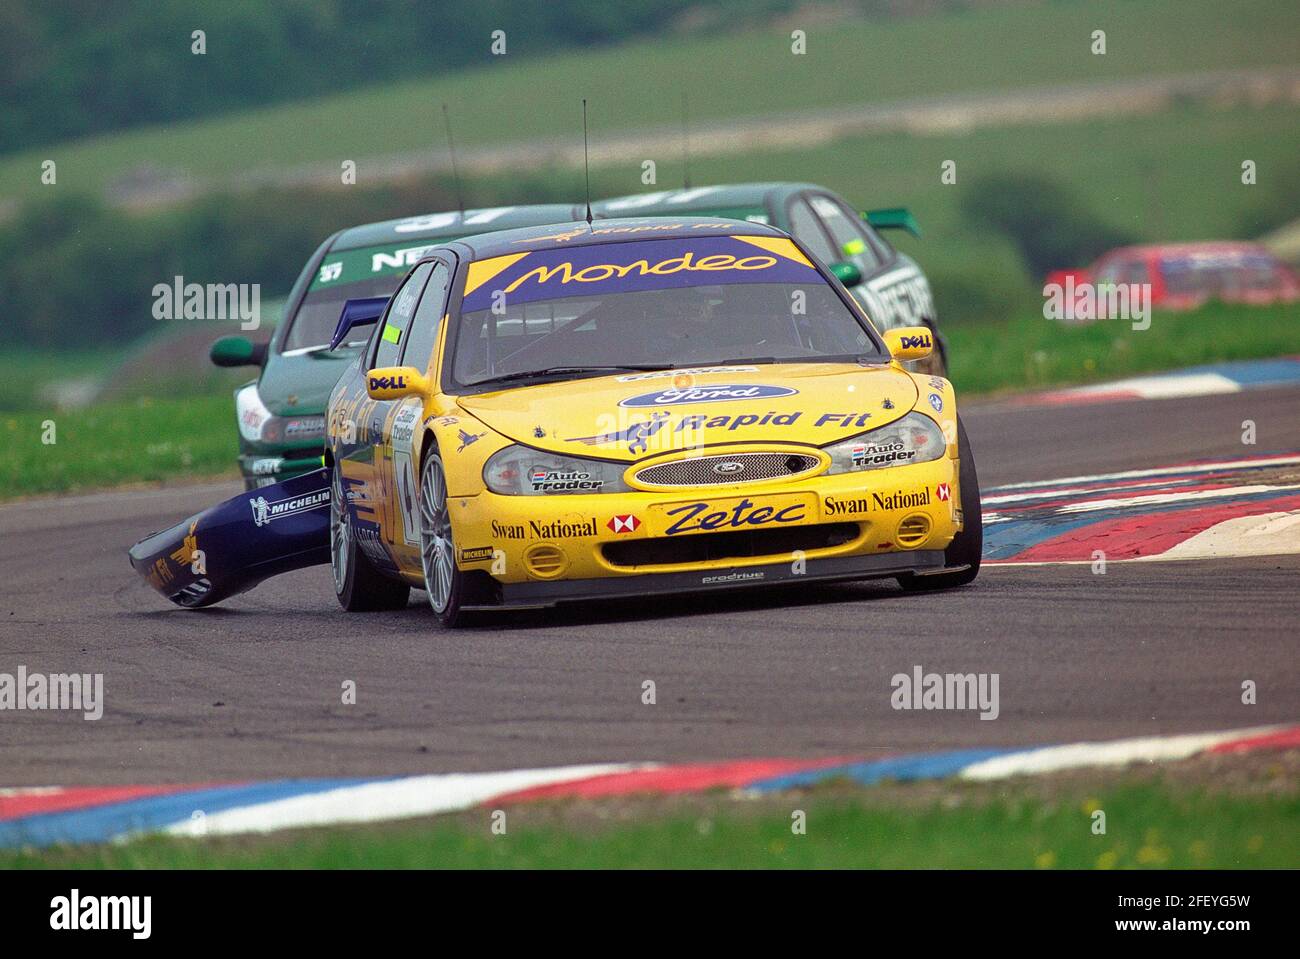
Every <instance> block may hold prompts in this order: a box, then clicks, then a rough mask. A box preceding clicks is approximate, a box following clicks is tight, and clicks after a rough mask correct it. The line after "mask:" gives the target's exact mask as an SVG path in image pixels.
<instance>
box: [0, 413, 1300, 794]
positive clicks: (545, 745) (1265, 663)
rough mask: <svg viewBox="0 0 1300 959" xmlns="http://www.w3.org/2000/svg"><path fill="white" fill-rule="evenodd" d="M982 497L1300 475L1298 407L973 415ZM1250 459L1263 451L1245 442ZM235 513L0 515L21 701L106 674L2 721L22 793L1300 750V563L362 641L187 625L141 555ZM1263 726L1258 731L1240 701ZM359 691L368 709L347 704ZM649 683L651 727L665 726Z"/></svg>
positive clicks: (1252, 562) (273, 607) (318, 607)
mask: <svg viewBox="0 0 1300 959" xmlns="http://www.w3.org/2000/svg"><path fill="white" fill-rule="evenodd" d="M965 419H966V422H967V427H968V430H969V432H970V436H971V441H972V444H973V447H974V450H975V453H976V457H977V460H978V465H979V472H980V479H981V482H982V485H984V486H991V485H997V484H1006V483H1014V482H1029V481H1039V480H1048V479H1053V478H1059V477H1068V476H1076V475H1084V474H1095V473H1104V472H1111V471H1119V470H1131V469H1144V468H1150V467H1155V466H1162V465H1166V464H1171V463H1179V462H1183V461H1186V460H1190V459H1205V458H1210V457H1219V456H1224V457H1228V456H1242V455H1245V454H1256V453H1261V454H1262V453H1265V452H1268V451H1273V450H1277V451H1296V450H1300V389H1295V388H1286V389H1270V390H1257V391H1253V392H1245V393H1235V394H1228V395H1220V396H1209V397H1201V398H1196V399H1187V400H1159V401H1138V402H1121V403H1109V404H1105V405H1083V406H1050V407H1030V406H1017V405H1011V404H1003V403H984V404H968V405H967V406H966V407H965ZM1247 419H1250V420H1253V421H1254V422H1255V424H1256V429H1257V436H1258V443H1257V446H1256V447H1246V448H1244V447H1243V446H1242V443H1241V431H1242V422H1243V420H1247ZM235 491H236V487H234V486H233V485H222V486H204V487H189V488H174V489H169V490H165V491H155V492H123V493H111V494H103V495H95V496H88V497H78V498H68V499H62V500H44V501H32V502H27V503H18V504H13V505H9V506H3V507H0V671H9V672H12V671H13V670H14V669H15V667H16V666H17V665H18V664H23V665H25V666H26V667H27V669H28V670H29V671H32V672H36V671H40V672H47V673H54V672H102V673H103V674H104V676H105V679H104V694H105V700H106V707H105V712H104V716H103V718H102V719H101V720H99V721H97V722H87V721H84V720H83V719H82V717H81V715H80V714H70V713H54V712H6V713H5V714H4V715H3V716H2V717H0V785H4V786H40V785H86V784H109V783H152V782H158V783H163V782H190V783H193V782H202V781H228V780H240V779H264V778H278V777H284V776H378V775H386V774H401V773H422V772H445V771H457V770H463V771H471V770H494V769H509V768H521V767H532V766H549V765H557V764H566V763H577V762H597V761H623V760H671V761H692V760H710V759H728V758H737V757H744V756H794V757H813V756H834V755H854V756H874V755H878V754H882V753H884V752H889V751H894V750H899V749H908V750H913V751H915V750H924V749H932V748H933V749H938V748H951V747H962V746H980V745H1025V744H1035V743H1053V742H1063V741H1072V740H1081V739H1091V738H1113V737H1120V736H1134V735H1144V734H1157V733H1176V732H1198V731H1205V730H1213V729H1231V728H1234V727H1244V726H1255V725H1263V724H1267V723H1284V722H1293V721H1295V720H1296V719H1297V717H1300V656H1297V654H1296V638H1295V637H1296V635H1297V628H1296V627H1297V623H1298V622H1300V589H1298V588H1297V587H1298V586H1300V555H1296V554H1292V555H1286V556H1265V557H1255V558H1244V559H1234V560H1228V561H1187V562H1133V563H1114V564H1111V565H1110V567H1109V569H1108V571H1107V573H1106V574H1105V575H1100V576H1099V575H1094V574H1093V573H1092V571H1091V569H1090V568H1089V567H1088V566H1087V565H1079V566H1070V565H1066V566H1053V565H1047V566H1000V567H997V566H990V567H986V569H985V571H984V572H983V573H982V574H981V576H980V578H979V580H978V581H977V582H976V583H975V584H974V585H973V586H971V587H969V588H967V589H964V590H960V591H956V592H952V593H948V594H937V595H930V596H911V595H906V594H903V593H902V592H901V591H900V590H898V589H897V588H896V587H895V586H894V584H893V583H892V582H881V583H864V584H854V585H846V586H824V587H816V588H813V587H803V588H790V589H786V590H783V591H778V590H771V589H769V590H758V591H753V592H746V593H734V594H727V595H722V596H718V595H714V596H706V597H703V598H692V599H682V600H679V601H673V602H653V603H652V602H644V603H641V602H638V603H619V604H613V605H609V604H607V605H601V606H598V607H588V608H580V609H572V608H570V609H564V610H558V611H549V612H544V613H531V614H526V615H524V616H518V615H516V616H511V617H505V616H500V617H493V618H490V619H487V620H485V621H484V624H483V626H482V627H481V628H476V629H472V630H467V631H460V632H456V633H444V632H440V631H438V629H437V628H436V627H435V626H434V625H433V619H432V615H431V614H430V613H429V612H428V610H427V609H426V608H424V607H423V606H422V605H421V604H422V603H423V599H424V597H423V594H420V593H417V594H414V596H413V600H412V605H411V607H410V608H409V609H407V610H405V611H404V612H400V613H384V614H369V615H356V614H354V615H349V614H346V613H344V612H342V611H341V610H340V609H339V608H338V606H337V605H336V603H335V601H334V597H333V595H332V591H331V586H330V578H329V573H328V571H327V569H326V568H324V567H320V568H316V569H311V570H304V571H301V572H298V573H295V574H291V575H288V576H285V577H282V578H280V579H279V580H272V581H271V582H268V583H265V584H263V585H262V586H260V587H258V588H257V589H256V590H254V591H253V592H251V593H247V594H245V595H243V596H240V597H237V598H235V599H234V600H231V601H228V602H227V603H226V604H224V605H223V606H222V607H219V608H215V609H211V610H206V611H200V612H190V611H185V610H181V609H178V608H175V607H172V606H170V605H169V604H167V603H166V602H165V601H164V600H162V599H161V598H160V597H159V596H158V595H157V594H156V593H154V592H153V591H152V590H151V589H150V588H148V587H147V586H146V585H145V584H144V583H143V582H142V581H140V580H139V579H138V578H137V577H136V575H135V574H134V573H133V572H132V571H131V569H130V568H129V566H128V565H127V561H126V555H125V549H126V547H127V546H129V545H130V544H131V543H133V542H134V541H135V540H137V539H139V538H140V537H142V536H143V535H145V534H147V533H149V532H152V531H153V530H156V529H161V528H163V527H165V526H167V525H170V524H172V523H174V522H176V521H178V520H179V519H181V518H183V517H184V516H185V515H188V514H189V513H191V512H194V511H195V510H197V509H199V508H202V507H204V506H207V505H209V504H211V503H213V502H216V501H217V500H219V499H222V498H225V497H226V496H229V495H232V494H233V493H234V492H235ZM917 665H919V666H922V667H923V668H924V669H925V670H926V671H931V670H933V671H938V672H995V673H998V674H999V676H1000V700H1001V712H1000V715H999V717H998V718H997V719H996V720H995V721H991V722H986V721H981V720H980V719H979V717H978V716H977V714H976V713H975V712H964V713H963V712H900V711H895V710H893V709H892V708H891V706H890V692H891V689H890V677H891V676H892V675H894V674H895V673H899V672H905V673H910V672H911V670H912V668H913V667H914V666H917ZM1247 679H1250V680H1254V681H1255V682H1256V683H1257V684H1258V704H1257V705H1254V706H1244V705H1242V703H1241V684H1242V682H1243V681H1244V680H1247ZM346 680H353V681H355V682H356V684H357V704H356V705H343V704H342V703H341V702H340V697H341V684H342V683H343V682H344V681H346ZM645 680H653V681H654V682H655V684H656V698H657V702H656V704H654V705H645V704H643V703H642V683H643V682H644V681H645Z"/></svg>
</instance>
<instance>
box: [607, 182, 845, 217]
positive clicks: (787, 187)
mask: <svg viewBox="0 0 1300 959" xmlns="http://www.w3.org/2000/svg"><path fill="white" fill-rule="evenodd" d="M803 190H814V191H817V192H822V193H829V192H831V191H830V190H828V189H827V188H826V187H824V186H818V185H817V184H815V183H798V182H788V181H781V180H773V181H769V182H761V183H718V184H710V185H707V186H700V187H691V188H685V187H684V188H682V189H680V190H664V191H661V192H659V193H629V194H627V195H626V196H616V197H609V198H608V199H604V200H600V201H599V202H596V203H593V204H592V205H591V212H592V213H593V214H594V215H596V216H599V217H606V216H618V215H620V209H621V207H622V205H623V204H628V203H636V206H635V207H631V208H629V210H627V211H625V212H631V211H632V210H635V211H636V213H638V214H640V213H646V212H648V211H650V210H654V211H655V213H656V215H662V213H663V211H665V210H667V211H672V212H682V213H687V212H690V211H691V210H716V209H718V208H719V207H747V206H753V207H762V206H765V205H766V204H767V201H768V198H769V197H771V196H772V195H773V194H780V195H789V194H791V193H798V192H800V191H803ZM611 206H613V208H614V209H612V210H611V209H610V207H611Z"/></svg>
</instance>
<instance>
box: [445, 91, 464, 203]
mask: <svg viewBox="0 0 1300 959" xmlns="http://www.w3.org/2000/svg"><path fill="white" fill-rule="evenodd" d="M442 125H443V126H444V127H445V128H446V130H447V152H449V153H450V154H451V182H452V183H454V184H455V186H456V208H457V209H458V210H460V217H461V219H462V220H463V219H464V218H465V194H463V193H461V190H460V171H459V170H457V169H456V141H455V140H453V139H452V138H451V117H449V116H448V115H447V104H445V103H444V104H443V105H442Z"/></svg>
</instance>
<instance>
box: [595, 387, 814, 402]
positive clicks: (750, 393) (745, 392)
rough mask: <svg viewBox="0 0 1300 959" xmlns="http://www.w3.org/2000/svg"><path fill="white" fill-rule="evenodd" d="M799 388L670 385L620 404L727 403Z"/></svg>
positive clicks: (762, 397) (794, 392)
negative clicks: (680, 386) (682, 387)
mask: <svg viewBox="0 0 1300 959" xmlns="http://www.w3.org/2000/svg"><path fill="white" fill-rule="evenodd" d="M798 392H799V391H798V390H792V389H790V388H789V387H787V386H749V385H740V384H734V385H733V384H723V385H719V386H690V387H686V388H685V389H677V388H675V387H669V388H668V389H663V390H659V391H658V392H657V393H641V394H640V395H638V396H629V397H628V398H627V399H625V400H621V401H620V402H619V404H618V405H619V406H627V407H645V406H677V405H680V404H682V403H725V402H728V401H731V400H763V399H771V398H772V397H775V396H794V395H795V394H796V393H798Z"/></svg>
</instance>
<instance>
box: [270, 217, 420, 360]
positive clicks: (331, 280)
mask: <svg viewBox="0 0 1300 959" xmlns="http://www.w3.org/2000/svg"><path fill="white" fill-rule="evenodd" d="M440 242H445V241H443V240H441V239H439V240H438V241H436V242H435V241H429V240H426V241H424V242H422V243H416V244H414V245H411V244H406V245H401V246H394V245H392V244H389V245H386V246H376V247H365V248H362V249H358V250H343V251H334V252H332V253H328V254H326V256H325V258H324V259H322V260H321V264H320V267H319V268H318V269H317V270H316V275H315V276H314V277H312V281H311V284H310V285H309V286H308V287H307V295H306V296H305V297H303V300H302V303H301V305H300V306H299V307H298V311H297V312H296V313H295V314H294V315H293V317H292V318H291V319H290V320H289V329H288V330H287V331H286V332H285V337H284V342H283V344H282V345H281V347H280V350H281V352H283V353H288V352H291V351H293V350H306V349H312V348H313V347H322V346H325V345H326V344H328V343H329V341H330V339H331V337H333V336H334V329H335V327H337V326H338V322H339V314H340V313H341V312H343V304H344V303H346V302H347V301H348V300H355V299H358V298H360V297H367V296H391V295H392V294H393V291H394V290H396V289H397V284H399V283H400V282H402V277H404V276H406V274H407V272H408V271H409V270H410V269H411V267H412V266H413V265H414V264H415V263H416V261H417V260H419V259H420V257H422V256H424V254H425V253H427V252H428V251H429V250H431V249H433V248H434V246H436V245H437V243H440ZM369 334H370V329H369V328H368V327H367V328H363V329H360V330H357V331H356V332H355V334H354V339H353V340H352V343H351V344H348V345H353V344H356V343H360V342H364V341H365V339H366V337H367V336H369Z"/></svg>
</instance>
